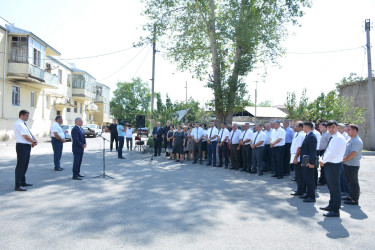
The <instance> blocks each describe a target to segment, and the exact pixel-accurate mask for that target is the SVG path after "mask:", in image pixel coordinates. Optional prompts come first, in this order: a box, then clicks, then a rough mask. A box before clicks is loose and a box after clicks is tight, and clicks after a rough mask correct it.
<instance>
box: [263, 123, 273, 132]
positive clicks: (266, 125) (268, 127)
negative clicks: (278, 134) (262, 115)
mask: <svg viewBox="0 0 375 250" xmlns="http://www.w3.org/2000/svg"><path fill="white" fill-rule="evenodd" d="M264 128H265V129H266V130H267V131H270V129H271V124H270V123H266V124H264Z"/></svg>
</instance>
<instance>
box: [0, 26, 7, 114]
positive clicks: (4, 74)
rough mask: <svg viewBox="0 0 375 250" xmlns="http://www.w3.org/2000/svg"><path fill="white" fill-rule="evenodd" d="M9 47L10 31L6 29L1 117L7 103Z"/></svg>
mask: <svg viewBox="0 0 375 250" xmlns="http://www.w3.org/2000/svg"><path fill="white" fill-rule="evenodd" d="M7 48H8V31H7V30H6V31H5V45H4V69H3V70H4V71H3V93H2V94H3V104H2V105H1V119H4V105H5V82H6V79H7V72H6V71H5V70H6V63H7V57H8V53H6V52H7Z"/></svg>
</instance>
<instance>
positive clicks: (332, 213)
mask: <svg viewBox="0 0 375 250" xmlns="http://www.w3.org/2000/svg"><path fill="white" fill-rule="evenodd" d="M323 215H324V216H325V217H340V212H333V211H329V212H328V213H326V214H323Z"/></svg>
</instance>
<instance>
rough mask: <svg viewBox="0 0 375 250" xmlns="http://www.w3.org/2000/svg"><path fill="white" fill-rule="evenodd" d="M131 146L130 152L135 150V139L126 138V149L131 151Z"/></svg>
mask: <svg viewBox="0 0 375 250" xmlns="http://www.w3.org/2000/svg"><path fill="white" fill-rule="evenodd" d="M129 145H130V150H132V149H133V137H130V138H128V137H126V148H127V149H128V150H129Z"/></svg>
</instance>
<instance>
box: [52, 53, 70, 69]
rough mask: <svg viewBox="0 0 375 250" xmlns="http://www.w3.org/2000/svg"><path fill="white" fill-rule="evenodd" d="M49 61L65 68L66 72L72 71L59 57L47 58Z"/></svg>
mask: <svg viewBox="0 0 375 250" xmlns="http://www.w3.org/2000/svg"><path fill="white" fill-rule="evenodd" d="M48 58H49V59H51V60H52V61H54V62H56V63H58V64H60V65H61V66H63V67H65V68H66V69H68V70H72V66H71V65H70V64H69V63H68V62H66V61H64V60H63V59H61V58H60V57H57V56H48Z"/></svg>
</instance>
